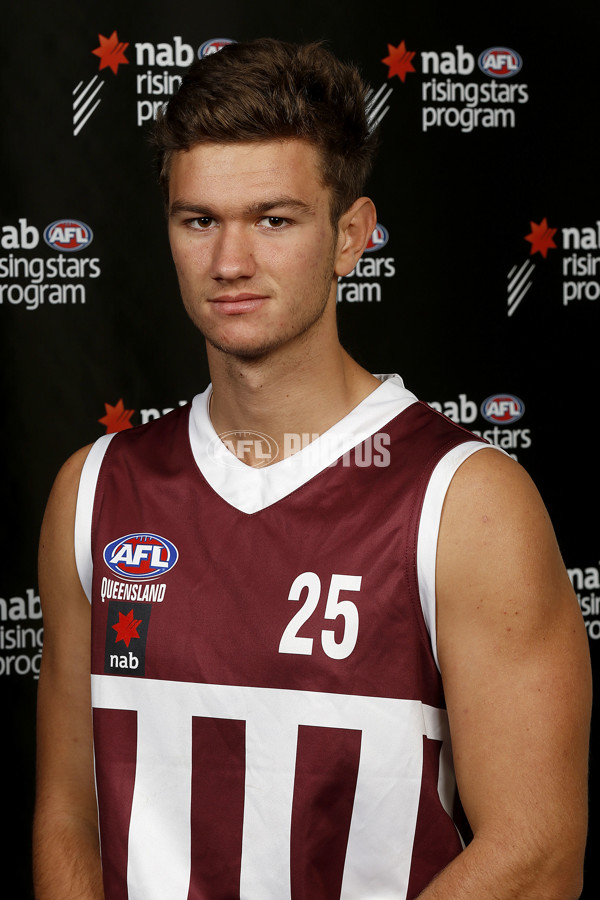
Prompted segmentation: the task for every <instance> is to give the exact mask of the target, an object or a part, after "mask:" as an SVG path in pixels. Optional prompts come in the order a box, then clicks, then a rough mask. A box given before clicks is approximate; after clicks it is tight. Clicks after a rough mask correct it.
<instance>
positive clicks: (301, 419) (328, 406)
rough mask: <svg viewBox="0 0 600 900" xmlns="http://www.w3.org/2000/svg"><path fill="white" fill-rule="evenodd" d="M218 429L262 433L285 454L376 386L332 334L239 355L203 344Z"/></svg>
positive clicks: (213, 418) (322, 428)
mask: <svg viewBox="0 0 600 900" xmlns="http://www.w3.org/2000/svg"><path fill="white" fill-rule="evenodd" d="M208 357H209V365H210V371H211V379H212V384H213V396H212V403H211V419H212V422H213V426H214V428H215V431H216V432H217V434H224V433H231V432H248V431H252V432H261V433H262V434H266V435H268V436H269V437H270V438H271V439H272V440H274V441H276V442H277V446H278V447H279V450H280V453H279V455H278V457H277V458H278V459H281V458H282V457H283V456H289V455H291V454H292V453H294V452H296V450H298V449H300V448H301V447H302V446H305V445H306V443H307V442H309V441H311V440H314V439H315V438H316V437H317V436H318V435H320V434H322V433H323V432H324V431H327V429H329V428H331V427H332V426H333V425H335V423H336V422H339V421H340V419H342V418H343V417H344V416H346V415H347V414H348V413H349V412H350V411H351V410H352V409H354V407H355V406H357V405H358V404H359V403H360V402H361V401H362V400H364V398H365V397H367V396H368V394H370V393H371V392H372V391H374V390H375V388H376V387H377V386H378V384H379V382H378V381H377V379H376V378H374V377H373V376H372V375H370V374H369V373H368V372H367V371H366V370H365V369H363V368H362V367H361V366H359V365H358V363H356V362H355V361H354V360H353V359H352V358H351V357H350V356H349V355H348V354H347V353H346V351H345V350H344V349H343V347H342V346H341V344H340V343H339V341H338V339H337V333H336V335H335V340H334V341H331V340H329V341H326V342H324V343H320V344H319V343H317V344H316V345H315V342H314V341H310V342H305V343H302V342H299V346H297V347H296V348H295V349H294V351H291V352H290V348H289V347H288V348H287V349H286V351H285V352H283V350H282V352H280V353H277V354H270V355H269V356H267V357H265V358H260V359H255V360H242V359H239V358H236V357H232V356H230V355H228V354H224V353H223V352H222V351H219V350H216V349H215V348H214V347H210V346H209V347H208Z"/></svg>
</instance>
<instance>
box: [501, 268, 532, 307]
mask: <svg viewBox="0 0 600 900" xmlns="http://www.w3.org/2000/svg"><path fill="white" fill-rule="evenodd" d="M534 271H535V263H532V262H530V261H529V260H526V261H525V262H524V263H523V265H522V266H521V267H520V269H519V270H518V271H517V267H516V266H513V267H512V269H511V270H510V272H509V273H508V278H509V279H510V281H509V283H508V287H507V290H508V297H507V304H508V315H509V316H512V314H513V313H514V311H515V310H516V308H517V306H518V305H519V303H520V302H521V300H522V299H523V297H524V296H525V294H526V293H527V291H528V290H529V288H530V287H531V284H532V282H531V280H530V276H531V275H532V274H533V272H534Z"/></svg>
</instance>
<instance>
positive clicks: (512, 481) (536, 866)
mask: <svg viewBox="0 0 600 900" xmlns="http://www.w3.org/2000/svg"><path fill="white" fill-rule="evenodd" d="M437 594H438V647H439V657H440V667H441V670H442V677H443V681H444V687H445V692H446V700H447V705H448V714H449V719H450V729H451V734H452V742H453V750H454V761H455V768H456V775H457V781H458V786H459V790H460V794H461V799H462V802H463V806H464V808H465V812H466V814H467V817H468V819H469V822H470V824H471V827H472V829H473V833H474V838H473V841H472V842H471V844H469V846H468V847H467V849H466V850H465V851H464V852H463V853H462V854H460V855H459V856H458V857H457V858H456V859H455V860H454V861H453V862H452V863H451V864H450V865H449V866H448V867H447V868H446V869H444V870H443V872H442V873H440V875H439V876H438V877H437V878H436V879H434V881H433V882H432V883H431V884H430V885H429V887H427V888H426V889H425V890H424V891H423V892H422V894H421V895H420V897H421V898H422V900H442V898H443V900H481V898H486V900H575V898H577V897H579V895H580V893H581V890H582V884H581V879H582V869H583V852H584V845H585V838H586V830H587V754H588V735H589V717H590V702H591V676H590V664H589V652H588V645H587V637H586V634H585V628H584V626H583V621H582V618H581V614H580V612H579V607H578V604H577V600H576V598H575V595H574V593H573V590H572V588H571V585H570V582H569V579H568V576H567V574H566V571H565V569H564V566H563V564H562V561H561V558H560V554H559V551H558V547H557V545H556V541H555V538H554V533H553V530H552V526H551V524H550V521H549V519H548V515H547V513H546V510H545V509H544V506H543V504H542V502H541V500H540V498H539V495H538V493H537V491H536V489H535V487H534V486H533V484H532V482H531V480H530V479H529V477H528V476H527V475H526V474H525V472H524V471H523V470H522V469H521V468H520V467H519V466H518V465H517V464H516V463H514V462H513V461H512V460H510V459H508V458H506V457H504V456H502V455H501V454H499V453H496V452H494V451H488V450H483V451H480V452H479V453H476V454H475V455H474V456H473V457H471V458H470V459H469V460H467V462H465V463H464V464H463V466H461V468H460V469H459V470H458V472H457V474H456V476H455V478H454V480H453V482H452V484H451V486H450V490H449V492H448V496H447V498H446V503H445V506H444V513H443V518H442V526H441V531H440V539H439V547H438V567H437Z"/></svg>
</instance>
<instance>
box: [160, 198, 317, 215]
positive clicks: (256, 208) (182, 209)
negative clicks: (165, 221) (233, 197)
mask: <svg viewBox="0 0 600 900" xmlns="http://www.w3.org/2000/svg"><path fill="white" fill-rule="evenodd" d="M282 207H284V208H285V209H290V210H292V211H294V212H299V213H304V214H306V215H309V216H310V215H314V212H315V208H314V206H310V204H308V203H304V202H303V201H302V200H298V199H296V198H295V197H275V198H273V199H272V200H262V201H260V202H258V203H251V204H250V206H247V207H246V208H245V209H244V210H243V212H244V214H245V215H249V216H260V215H266V214H267V213H268V212H270V211H271V210H273V209H281V208H282ZM179 213H194V214H195V215H198V216H211V217H213V218H216V215H215V213H214V212H213V211H212V210H211V208H210V206H200V205H198V204H197V203H190V202H188V201H187V200H174V201H173V203H172V204H171V205H170V207H169V216H176V215H178V214H179Z"/></svg>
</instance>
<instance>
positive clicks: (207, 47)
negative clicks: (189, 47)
mask: <svg viewBox="0 0 600 900" xmlns="http://www.w3.org/2000/svg"><path fill="white" fill-rule="evenodd" d="M227 44H235V41H231V40H229V38H212V39H211V40H210V41H204V43H203V44H200V46H199V47H198V59H204V57H205V56H210V55H211V54H212V53H218V52H219V50H222V49H223V47H225V46H227Z"/></svg>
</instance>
